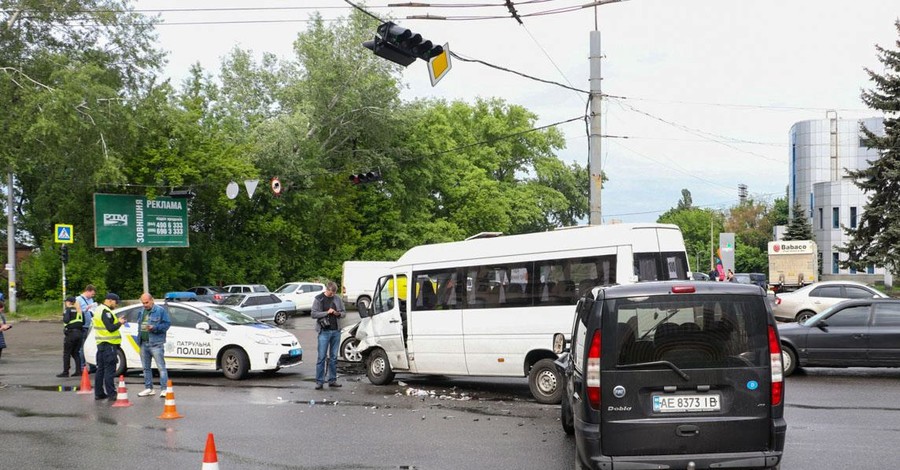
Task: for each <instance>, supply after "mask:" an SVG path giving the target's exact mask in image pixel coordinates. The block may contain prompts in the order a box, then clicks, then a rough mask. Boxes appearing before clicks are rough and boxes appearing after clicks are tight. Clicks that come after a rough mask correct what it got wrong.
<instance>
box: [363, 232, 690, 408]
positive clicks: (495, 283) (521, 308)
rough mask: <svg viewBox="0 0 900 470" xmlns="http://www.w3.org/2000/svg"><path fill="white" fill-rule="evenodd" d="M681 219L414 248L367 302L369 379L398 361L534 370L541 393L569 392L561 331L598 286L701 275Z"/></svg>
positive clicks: (376, 379)
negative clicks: (558, 350) (562, 368)
mask: <svg viewBox="0 0 900 470" xmlns="http://www.w3.org/2000/svg"><path fill="white" fill-rule="evenodd" d="M688 269H689V268H688V262H687V256H686V254H685V248H684V240H683V238H682V235H681V231H680V230H679V228H678V227H677V226H675V225H666V224H616V225H603V226H583V227H573V228H567V229H558V230H554V231H549V232H541V233H531V234H524V235H510V236H496V237H491V238H475V239H468V240H465V241H461V242H452V243H440V244H433V245H422V246H418V247H415V248H412V249H410V250H409V251H407V252H406V253H405V254H404V255H403V256H402V257H401V258H400V259H399V260H397V262H396V263H395V264H394V266H393V267H392V268H390V269H388V270H387V271H386V275H384V276H382V277H381V278H380V279H379V280H378V283H377V286H376V288H375V293H374V296H373V298H372V305H371V308H370V309H367V310H365V311H364V310H361V311H360V316H361V317H362V321H361V323H360V326H359V328H358V329H357V332H356V338H357V339H358V340H359V345H358V350H359V351H360V352H361V353H362V355H363V358H364V361H365V363H366V372H367V375H368V377H369V380H370V381H372V383H375V384H386V383H389V382H390V381H392V380H393V377H394V373H395V372H400V373H414V374H441V375H476V376H511V377H516V376H518V377H523V376H527V377H528V378H529V386H530V388H531V392H532V394H533V395H534V396H535V398H536V399H537V400H538V401H540V402H542V403H558V402H559V400H560V396H561V394H562V389H561V387H560V384H561V383H562V382H561V378H560V376H559V373H558V372H557V370H556V367H555V365H554V363H553V362H554V361H555V360H556V357H557V356H556V355H555V354H554V353H553V352H552V350H553V345H552V341H553V334H554V333H555V332H558V331H566V329H568V328H571V325H572V321H573V318H574V313H575V304H576V303H577V301H578V299H579V298H581V297H583V296H585V295H588V293H589V292H591V290H592V289H594V288H595V287H598V286H604V285H612V284H629V283H634V282H639V281H652V280H653V281H655V280H668V279H684V280H687V279H690V272H689V271H688Z"/></svg>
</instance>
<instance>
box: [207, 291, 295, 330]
mask: <svg viewBox="0 0 900 470" xmlns="http://www.w3.org/2000/svg"><path fill="white" fill-rule="evenodd" d="M222 305H225V306H228V307H231V308H233V309H235V310H237V311H239V312H241V313H243V314H244V315H247V316H249V317H251V318H253V319H254V320H258V321H272V322H275V324H276V325H283V324H284V322H285V321H287V319H288V316H290V315H293V314H294V313H295V312H296V310H297V308H296V307H295V306H294V302H291V301H290V300H285V299H282V298H281V297H278V296H277V295H275V294H272V293H269V292H254V293H247V294H232V295H230V296H229V297H227V298H226V299H225V300H223V301H222Z"/></svg>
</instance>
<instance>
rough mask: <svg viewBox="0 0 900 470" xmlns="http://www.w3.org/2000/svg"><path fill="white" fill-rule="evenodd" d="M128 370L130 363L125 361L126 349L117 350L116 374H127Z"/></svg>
mask: <svg viewBox="0 0 900 470" xmlns="http://www.w3.org/2000/svg"><path fill="white" fill-rule="evenodd" d="M125 372H128V364H127V363H126V362H125V351H122V349H121V348H120V349H118V350H116V375H125Z"/></svg>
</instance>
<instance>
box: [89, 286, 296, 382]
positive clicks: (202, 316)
mask: <svg viewBox="0 0 900 470" xmlns="http://www.w3.org/2000/svg"><path fill="white" fill-rule="evenodd" d="M161 305H162V306H163V307H164V308H166V309H167V310H168V312H169V318H170V319H171V322H172V326H171V327H169V331H168V333H167V334H166V368H167V369H168V370H221V371H222V373H224V374H225V377H227V378H229V379H233V380H241V379H243V378H245V377H246V376H247V373H248V372H250V371H270V372H274V371H277V370H278V369H280V368H282V367H290V366H295V365H298V364H300V362H301V360H302V359H303V349H302V348H301V347H300V342H299V341H297V337H296V336H294V335H293V334H291V333H288V332H287V331H285V330H282V329H281V328H277V327H274V326H271V325H267V324H265V323H260V322H258V321H256V320H254V319H252V318H250V317H248V316H246V315H244V314H242V313H240V312H237V311H235V310H232V309H230V308H228V307H224V306H221V305H216V304H210V303H206V302H175V303H173V302H168V303H164V304H161ZM141 308H142V306H141V305H132V306H127V307H122V308H119V309H116V310H115V311H114V313H115V314H116V316H122V315H124V318H125V321H126V323H125V324H124V325H122V327H121V328H120V329H119V331H120V332H121V334H122V347H121V350H120V351H119V355H118V364H117V367H116V375H121V374H124V373H125V371H126V370H127V369H142V366H141V355H140V348H139V347H138V343H137V339H138V325H137V318H138V314H139V313H140V310H141ZM84 355H85V360H86V361H87V362H88V363H89V364H95V363H96V357H97V341H96V339H95V337H94V330H93V328H92V329H91V331H90V333H89V334H88V337H87V339H86V340H85V343H84ZM153 366H154V367H155V366H156V362H154V363H153Z"/></svg>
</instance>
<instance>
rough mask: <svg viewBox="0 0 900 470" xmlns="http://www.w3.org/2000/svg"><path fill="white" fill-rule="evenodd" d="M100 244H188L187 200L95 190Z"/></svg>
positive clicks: (96, 241)
mask: <svg viewBox="0 0 900 470" xmlns="http://www.w3.org/2000/svg"><path fill="white" fill-rule="evenodd" d="M94 246H96V247H97V248H142V247H187V246H189V245H188V215H187V201H186V200H184V199H174V198H169V197H157V198H155V199H148V198H146V197H144V196H133V195H130V194H94Z"/></svg>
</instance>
